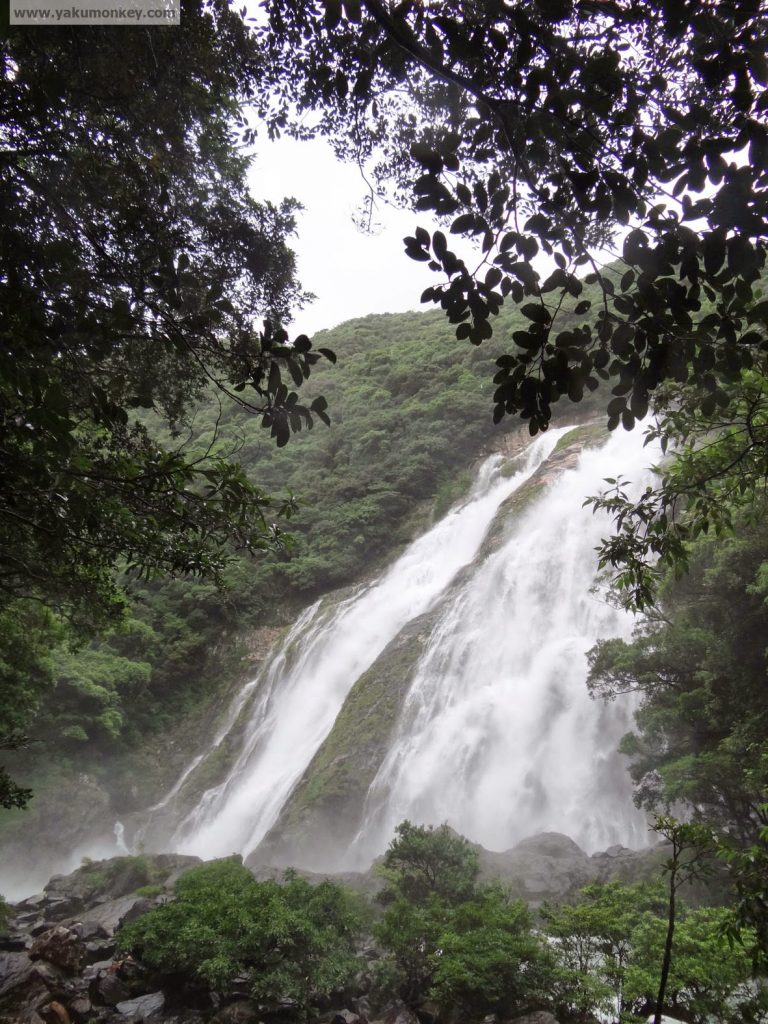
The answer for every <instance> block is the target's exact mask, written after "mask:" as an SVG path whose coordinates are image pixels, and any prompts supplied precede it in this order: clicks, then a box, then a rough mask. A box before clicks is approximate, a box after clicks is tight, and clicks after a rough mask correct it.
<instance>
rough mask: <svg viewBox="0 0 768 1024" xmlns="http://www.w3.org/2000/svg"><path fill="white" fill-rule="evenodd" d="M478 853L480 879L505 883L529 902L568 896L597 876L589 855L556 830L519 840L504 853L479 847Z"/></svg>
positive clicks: (535, 902)
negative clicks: (495, 879) (498, 880)
mask: <svg viewBox="0 0 768 1024" xmlns="http://www.w3.org/2000/svg"><path fill="white" fill-rule="evenodd" d="M479 854H480V871H481V877H482V878H483V879H492V878H497V879H501V880H502V881H505V882H507V883H508V884H509V885H510V888H511V889H512V891H513V892H514V893H515V894H516V895H517V896H520V897H522V898H523V899H525V900H527V901H528V902H529V903H530V904H532V905H538V904H540V903H542V902H543V901H544V900H560V899H569V898H572V897H573V896H575V895H576V893H577V892H578V891H579V889H581V888H583V887H584V886H585V885H589V883H590V882H593V881H595V880H596V878H597V875H598V869H597V865H596V864H595V862H594V860H593V858H590V857H588V856H587V855H586V853H585V852H584V851H583V850H582V849H581V847H579V846H577V845H576V843H574V841H573V840H572V839H569V837H568V836H564V835H561V834H560V833H558V832H542V833H541V834H540V835H537V836H531V837H530V838H529V839H523V840H522V842H520V843H518V844H517V846H513V847H512V849H511V850H506V851H505V852H504V853H491V852H490V851H488V850H483V849H480V850H479Z"/></svg>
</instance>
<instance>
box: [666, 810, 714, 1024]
mask: <svg viewBox="0 0 768 1024" xmlns="http://www.w3.org/2000/svg"><path fill="white" fill-rule="evenodd" d="M653 830H654V832H657V833H658V834H659V835H660V836H663V837H664V838H665V839H667V840H668V841H669V842H670V844H671V845H672V854H671V856H670V858H669V860H668V861H667V862H666V864H665V865H664V867H665V870H666V872H667V879H668V893H669V896H668V903H667V933H666V938H665V940H664V953H663V956H662V960H661V973H660V975H659V990H658V995H657V996H656V1011H655V1013H654V1017H653V1024H661V1018H662V1013H663V1008H664V998H665V996H666V992H667V983H668V980H669V972H670V968H671V966H672V945H673V940H674V935H675V924H676V918H677V893H678V890H679V889H680V887H681V886H683V885H686V884H687V883H688V882H690V881H692V880H693V879H694V878H699V877H701V875H702V874H705V873H706V872H707V871H708V863H707V861H708V858H709V857H710V856H711V854H712V851H713V840H712V833H711V831H710V830H708V829H706V828H705V827H704V826H702V825H699V824H697V823H695V822H686V823H683V822H679V821H677V819H675V818H672V817H664V816H657V818H656V820H655V822H654V824H653Z"/></svg>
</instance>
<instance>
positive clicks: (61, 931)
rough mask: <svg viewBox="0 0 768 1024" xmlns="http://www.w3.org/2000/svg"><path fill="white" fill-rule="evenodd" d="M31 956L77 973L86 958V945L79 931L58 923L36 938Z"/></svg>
mask: <svg viewBox="0 0 768 1024" xmlns="http://www.w3.org/2000/svg"><path fill="white" fill-rule="evenodd" d="M29 956H30V958H31V959H32V960H47V961H48V962H49V963H51V964H56V966H57V967H63V968H64V970H65V971H70V972H71V973H72V974H75V973H76V972H77V971H79V970H80V967H81V966H82V964H83V961H84V960H85V946H84V945H83V943H82V941H81V940H80V937H79V936H78V934H77V932H75V931H73V930H72V929H71V928H65V927H64V925H56V926H55V927H54V928H50V929H49V930H48V931H47V932H43V933H42V935H39V936H38V937H37V938H36V939H35V941H34V942H33V943H32V947H31V948H30V950H29Z"/></svg>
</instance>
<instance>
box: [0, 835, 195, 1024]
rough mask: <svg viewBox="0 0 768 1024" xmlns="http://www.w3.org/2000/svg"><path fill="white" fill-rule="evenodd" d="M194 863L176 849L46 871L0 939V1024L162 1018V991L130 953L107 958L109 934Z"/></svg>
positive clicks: (101, 1023)
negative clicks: (151, 891)
mask: <svg viewBox="0 0 768 1024" xmlns="http://www.w3.org/2000/svg"><path fill="white" fill-rule="evenodd" d="M199 863H200V860H199V858H197V857H182V856H180V855H176V854H163V855H158V856H152V857H116V858H112V860H108V861H98V862H94V863H92V864H87V865H84V866H83V867H82V868H79V869H78V870H77V871H74V872H73V873H72V874H70V875H57V876H54V877H53V878H52V879H51V880H50V881H49V883H48V884H47V885H46V887H45V889H44V890H43V892H41V893H38V894H36V895H34V896H30V897H28V898H27V899H25V900H22V901H21V902H20V903H18V904H17V905H16V906H15V908H13V916H12V919H11V922H10V927H9V932H8V934H7V935H6V936H3V937H2V938H0V1024H139V1022H140V1021H143V1020H158V1021H159V1020H161V1019H163V1016H162V1012H163V1006H164V997H163V995H162V993H158V992H153V991H150V990H149V989H150V986H149V982H148V980H147V979H146V977H145V976H144V972H143V970H142V969H141V968H140V966H139V965H138V964H136V963H135V961H132V960H130V958H128V959H122V960H117V961H116V960H113V959H112V958H113V956H114V953H115V938H114V935H115V932H116V930H117V929H118V927H119V926H120V925H121V924H123V923H126V922H127V921H129V920H135V919H136V918H137V917H139V916H141V914H145V913H147V911H148V910H151V909H152V908H153V907H155V906H157V905H158V904H159V903H161V902H163V901H165V900H167V899H169V898H170V890H169V889H166V888H165V886H166V884H168V885H172V883H173V881H175V879H176V878H178V877H179V875H180V874H182V873H183V872H184V871H186V870H189V868H191V867H194V866H195V865H197V864H199ZM148 883H153V884H154V886H155V888H159V889H160V892H159V894H158V895H156V896H153V897H147V896H142V895H139V894H138V893H137V892H136V891H135V890H136V889H140V888H142V887H143V886H145V885H147V884H148ZM191 1019H192V1018H190V1020H191ZM172 1020H174V1018H168V1021H169V1024H170V1022H171V1021H172ZM175 1021H176V1024H187V1022H186V1021H185V1020H184V1019H182V1018H175Z"/></svg>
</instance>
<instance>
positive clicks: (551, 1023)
mask: <svg viewBox="0 0 768 1024" xmlns="http://www.w3.org/2000/svg"><path fill="white" fill-rule="evenodd" d="M507 1024H558V1022H557V1018H556V1017H553V1016H552V1014H551V1013H547V1011H546V1010H536V1011H535V1012H534V1013H526V1014H524V1016H522V1017H514V1018H513V1019H512V1020H511V1021H508V1022H507Z"/></svg>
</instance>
